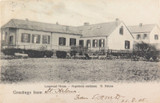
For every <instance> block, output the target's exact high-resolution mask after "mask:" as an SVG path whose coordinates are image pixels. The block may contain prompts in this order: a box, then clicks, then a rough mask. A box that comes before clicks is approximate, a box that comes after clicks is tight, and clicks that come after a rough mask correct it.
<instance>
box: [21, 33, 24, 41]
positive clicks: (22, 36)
mask: <svg viewBox="0 0 160 103" xmlns="http://www.w3.org/2000/svg"><path fill="white" fill-rule="evenodd" d="M23 38H24V34H22V35H21V42H24V40H23Z"/></svg>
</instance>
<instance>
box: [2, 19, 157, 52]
mask: <svg viewBox="0 0 160 103" xmlns="http://www.w3.org/2000/svg"><path fill="white" fill-rule="evenodd" d="M133 30H134V29H132V28H131V27H129V28H128V27H127V26H126V25H125V24H124V22H123V21H120V20H118V19H116V20H115V21H113V22H107V23H99V24H89V23H87V22H86V23H84V25H82V26H66V25H60V24H58V23H56V24H49V23H42V22H35V21H30V20H28V19H26V20H19V19H11V20H10V21H9V22H8V23H6V24H5V25H4V26H2V28H1V34H2V37H1V38H2V47H3V48H20V49H24V50H27V49H33V50H50V51H70V50H71V47H73V46H81V47H86V48H87V49H88V50H91V51H100V50H104V51H108V50H112V51H132V50H133V44H134V38H135V37H134V36H135V34H134V31H133ZM130 31H131V32H130ZM136 33H137V32H136ZM138 33H139V32H138ZM159 34H160V33H158V36H159ZM155 38H157V37H155ZM158 39H159V38H158ZM158 41H159V40H158Z"/></svg>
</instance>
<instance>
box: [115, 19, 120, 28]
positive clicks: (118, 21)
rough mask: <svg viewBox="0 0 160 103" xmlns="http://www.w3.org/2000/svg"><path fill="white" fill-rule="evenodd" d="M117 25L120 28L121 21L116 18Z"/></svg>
mask: <svg viewBox="0 0 160 103" xmlns="http://www.w3.org/2000/svg"><path fill="white" fill-rule="evenodd" d="M115 21H116V25H117V26H118V25H119V23H120V20H119V18H116V20H115Z"/></svg>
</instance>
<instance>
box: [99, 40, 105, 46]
mask: <svg viewBox="0 0 160 103" xmlns="http://www.w3.org/2000/svg"><path fill="white" fill-rule="evenodd" d="M104 43H105V42H104V39H100V40H99V47H104Z"/></svg>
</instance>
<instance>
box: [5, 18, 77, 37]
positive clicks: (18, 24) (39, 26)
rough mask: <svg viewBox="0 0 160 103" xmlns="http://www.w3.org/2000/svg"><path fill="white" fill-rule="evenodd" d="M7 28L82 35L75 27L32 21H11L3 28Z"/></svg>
mask: <svg viewBox="0 0 160 103" xmlns="http://www.w3.org/2000/svg"><path fill="white" fill-rule="evenodd" d="M6 27H11V28H20V29H31V30H40V31H47V32H58V33H68V34H77V35H79V34H80V33H79V31H77V28H76V27H73V26H65V25H59V24H49V23H42V22H35V21H30V20H19V19H11V20H10V21H9V22H8V23H7V24H5V25H4V26H3V27H2V28H6Z"/></svg>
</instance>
